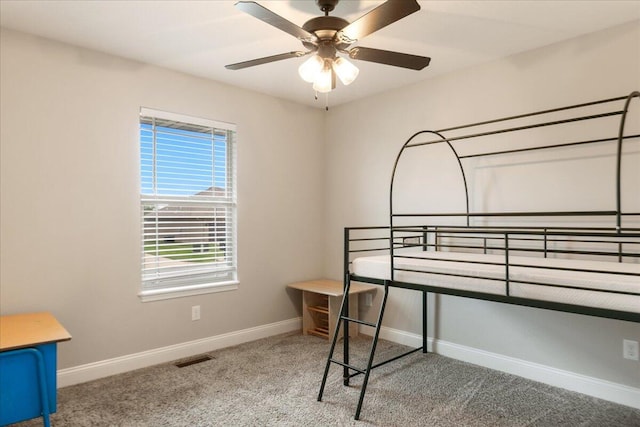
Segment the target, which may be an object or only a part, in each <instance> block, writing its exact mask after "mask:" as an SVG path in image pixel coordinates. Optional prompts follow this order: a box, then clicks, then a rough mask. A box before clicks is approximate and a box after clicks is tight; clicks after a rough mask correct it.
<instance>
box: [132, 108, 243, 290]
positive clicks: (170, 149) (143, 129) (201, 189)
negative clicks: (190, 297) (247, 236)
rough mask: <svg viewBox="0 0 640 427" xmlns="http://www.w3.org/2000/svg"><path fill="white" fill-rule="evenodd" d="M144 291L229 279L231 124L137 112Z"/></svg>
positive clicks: (233, 276) (232, 260)
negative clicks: (138, 119) (138, 118)
mask: <svg viewBox="0 0 640 427" xmlns="http://www.w3.org/2000/svg"><path fill="white" fill-rule="evenodd" d="M140 181H141V191H140V205H141V209H140V211H141V230H142V239H141V240H142V248H141V249H142V295H145V294H147V295H153V294H154V293H166V292H172V291H185V290H197V289H202V288H208V287H215V286H224V285H229V284H230V283H235V281H236V280H237V271H236V186H235V181H236V180H235V127H234V126H233V125H230V124H226V123H219V122H214V121H210V120H203V119H199V118H193V117H186V116H182V115H176V114H172V113H166V112H161V111H155V110H149V109H146V108H143V109H141V111H140Z"/></svg>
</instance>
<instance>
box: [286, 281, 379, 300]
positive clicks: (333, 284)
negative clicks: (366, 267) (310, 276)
mask: <svg viewBox="0 0 640 427" xmlns="http://www.w3.org/2000/svg"><path fill="white" fill-rule="evenodd" d="M287 287H289V288H293V289H300V290H301V291H309V292H314V293H316V294H323V295H329V296H333V297H339V296H341V295H342V293H343V292H342V291H343V290H344V289H343V284H342V282H338V281H337V280H325V279H322V280H309V281H307V282H298V283H290V284H288V285H287ZM375 289H376V287H375V286H374V285H364V284H362V283H353V282H352V283H351V286H350V287H349V295H352V294H359V293H362V292H370V291H373V290H375Z"/></svg>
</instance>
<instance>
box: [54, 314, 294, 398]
mask: <svg viewBox="0 0 640 427" xmlns="http://www.w3.org/2000/svg"><path fill="white" fill-rule="evenodd" d="M301 328H302V319H301V318H300V317H297V318H294V319H289V320H284V321H281V322H276V323H271V324H268V325H263V326H257V327H255V328H249V329H243V330H241V331H236V332H230V333H227V334H222V335H216V336H213V337H208V338H203V339H199V340H195V341H189V342H185V343H180V344H175V345H171V346H167V347H162V348H156V349H153V350H148V351H143V352H141V353H135V354H129V355H126V356H122V357H116V358H113V359H108V360H102V361H99V362H94V363H87V364H86V365H80V366H74V367H72V368H66V369H60V370H58V375H57V380H58V387H65V386H69V385H73V384H79V383H83V382H87V381H91V380H96V379H98V378H104V377H108V376H110V375H115V374H121V373H123V372H128V371H132V370H134V369H140V368H145V367H147V366H153V365H157V364H159V363H167V362H171V361H173V360H178V359H183V358H185V357H191V356H195V355H197V354H202V353H206V352H209V351H212V350H217V349H219V348H225V347H230V346H234V345H238V344H242V343H245V342H249V341H255V340H257V339H261V338H267V337H270V336H273V335H278V334H284V333H287V332H292V331H296V330H300V329H301Z"/></svg>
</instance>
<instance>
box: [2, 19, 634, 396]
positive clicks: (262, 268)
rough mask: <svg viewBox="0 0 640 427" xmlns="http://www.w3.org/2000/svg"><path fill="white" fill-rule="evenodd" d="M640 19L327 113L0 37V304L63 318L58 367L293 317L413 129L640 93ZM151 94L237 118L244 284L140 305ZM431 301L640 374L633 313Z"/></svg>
mask: <svg viewBox="0 0 640 427" xmlns="http://www.w3.org/2000/svg"><path fill="white" fill-rule="evenodd" d="M639 27H640V24H638V23H633V24H628V25H623V26H621V27H618V28H614V29H611V30H607V31H603V32H600V33H596V34H593V35H589V36H585V37H581V38H577V39H574V40H571V41H568V42H564V43H560V44H557V45H553V46H549V47H547V48H543V49H539V50H535V51H532V52H528V53H525V54H521V55H517V56H513V57H511V58H507V59H504V60H500V61H496V62H492V63H488V64H485V65H482V66H477V67H473V68H470V69H467V70H462V71H460V72H457V73H454V74H451V75H448V76H443V77H438V78H433V79H429V80H426V81H424V82H422V83H420V84H417V85H413V86H410V87H406V88H403V89H399V90H395V91H392V92H388V93H384V94H381V95H378V96H374V97H371V98H369V99H366V100H362V101H359V102H354V103H351V104H348V105H344V106H340V107H333V108H332V109H331V110H330V111H329V112H328V114H327V113H325V112H324V111H323V110H319V109H309V108H306V107H301V106H300V105H295V104H292V103H290V102H286V101H282V100H279V99H274V98H271V97H268V96H263V95H259V94H256V93H253V92H249V91H244V90H241V89H237V88H233V87H229V86H225V85H222V84H218V83H215V82H212V81H208V80H204V79H200V78H195V77H191V76H188V75H184V74H180V73H176V72H172V71H168V70H164V69H161V68H158V67H154V66H149V65H145V64H141V63H137V62H132V61H127V60H123V59H118V58H115V57H112V56H109V55H103V54H99V53H96V52H92V51H88V50H83V49H78V48H74V47H70V46H67V45H63V44H59V43H55V42H51V41H47V40H43V39H39V38H34V37H31V36H27V35H24V34H20V33H15V32H12V31H5V30H3V31H2V35H1V38H0V42H1V46H0V54H1V55H2V56H1V58H0V67H1V68H0V71H1V76H0V84H1V86H0V95H1V104H0V114H1V116H0V120H1V124H2V125H1V127H0V129H1V134H0V141H1V153H0V154H1V162H2V163H1V169H0V170H1V177H0V179H1V180H0V184H1V197H2V198H1V211H0V215H1V216H0V220H1V224H0V225H1V229H0V231H1V234H2V239H1V247H0V263H1V264H0V265H1V270H0V273H1V276H0V284H1V288H0V299H1V301H0V311H1V312H2V314H9V313H14V312H21V311H33V310H50V311H52V312H53V313H54V314H55V315H56V316H58V317H59V318H60V319H61V320H62V322H63V323H64V324H65V325H66V326H67V327H68V328H69V330H70V331H71V332H72V334H73V336H74V338H73V340H72V341H71V342H69V343H65V344H64V345H62V346H60V367H61V368H65V367H72V366H77V365H81V364H85V363H89V362H95V361H100V360H105V359H110V358H114V357H117V356H122V355H128V354H134V353H137V352H141V351H145V350H150V349H155V348H160V347H163V346H169V345H172V344H178V343H183V342H188V341H191V340H196V339H198V338H204V337H211V336H216V335H219V334H224V333H227V332H232V331H238V330H241V329H244V328H249V327H253V326H259V325H264V324H268V323H271V322H277V321H280V320H286V319H290V318H292V317H295V316H297V315H298V314H299V313H298V312H297V310H296V308H295V303H296V301H293V300H292V299H291V298H292V297H291V296H290V295H289V294H287V293H286V292H285V291H284V285H285V284H286V283H288V282H291V281H294V280H301V279H308V278H312V277H318V276H320V275H322V274H323V273H324V275H326V276H329V277H333V278H336V279H339V278H340V277H341V257H342V241H341V239H342V228H343V227H345V226H355V225H372V224H385V223H386V222H387V220H388V218H387V213H388V207H387V202H388V201H387V187H388V183H389V177H390V172H391V167H392V161H393V159H394V158H395V155H396V153H397V150H398V149H399V147H400V146H401V145H402V143H403V142H404V141H405V140H406V139H407V138H408V137H409V136H410V135H411V134H413V132H415V131H418V130H421V129H424V128H431V127H432V128H442V127H445V126H447V125H450V124H458V123H465V122H470V121H472V120H476V119H480V118H493V117H500V116H504V115H508V114H512V113H514V112H528V111H531V110H535V109H538V108H546V107H550V106H560V105H566V104H568V103H572V102H581V101H589V100H594V99H599V98H603V97H610V96H614V95H620V94H625V93H627V92H629V91H630V90H633V89H640V65H639V64H640V59H639V55H638V52H640V46H639V44H640V28H639ZM437 60H438V58H434V61H437ZM425 75H428V69H427V71H425ZM356 84H357V82H356ZM140 106H146V107H150V108H156V109H162V110H168V111H173V112H178V113H183V114H188V115H195V116H202V117H206V118H211V119H214V120H221V121H228V122H233V123H236V124H237V125H238V138H239V145H238V147H239V155H238V158H239V165H238V168H239V199H240V207H239V229H240V232H239V240H240V241H239V247H240V249H239V264H240V280H241V284H240V289H239V290H237V291H233V292H225V293H219V294H210V295H203V296H197V297H187V298H180V299H174V300H167V301H160V302H152V303H141V302H140V301H139V299H138V297H137V295H136V294H137V292H138V290H139V286H140V285H139V282H140V277H139V276H140V270H139V268H140V267H139V256H140V249H139V206H138V175H137V173H138V172H137V170H138V135H137V126H138V122H137V114H138V108H139V107H140ZM345 129H348V132H346V131H345ZM523 182H525V181H523ZM445 196H446V194H445ZM96 223H99V224H101V226H100V227H96V226H95V224H96ZM323 259H324V264H323V262H322V261H323ZM430 303H431V304H432V305H434V304H435V300H434V299H431V301H430ZM194 304H199V305H201V307H202V320H201V321H199V322H191V320H190V307H191V306H192V305H194ZM438 307H439V313H438V315H437V319H436V320H437V323H436V325H437V326H436V327H435V328H434V326H433V325H434V324H433V323H432V325H431V327H430V328H431V329H430V335H431V336H434V335H435V336H436V337H437V338H440V339H443V340H447V341H450V342H453V343H459V344H462V345H466V346H470V347H475V348H478V349H481V350H483V349H484V350H487V351H490V352H494V353H500V354H504V355H505V356H512V357H517V358H521V359H525V360H530V361H532V362H537V363H541V364H545V365H548V366H550V367H557V368H560V369H566V370H569V371H574V372H577V373H584V374H585V375H589V376H595V377H599V378H602V379H605V380H609V381H613V382H617V383H620V384H627V385H631V386H634V387H640V372H639V371H638V369H637V362H629V361H625V360H623V359H622V357H621V342H622V338H630V339H638V340H640V331H639V329H638V326H637V324H630V323H625V322H618V321H612V320H605V319H596V318H588V317H581V316H576V315H571V314H563V313H549V312H543V311H540V310H530V309H526V308H519V307H514V306H502V305H498V304H493V303H487V302H478V301H469V300H464V299H458V298H440V299H439V300H438ZM418 310H419V300H418V299H417V298H416V295H415V294H413V293H402V292H398V293H396V294H395V295H394V296H393V297H392V299H391V301H390V303H389V311H388V316H387V318H386V322H385V324H386V325H387V326H390V327H393V328H396V329H400V330H404V331H408V332H413V333H417V332H419V330H420V329H419V324H418V316H417V314H418Z"/></svg>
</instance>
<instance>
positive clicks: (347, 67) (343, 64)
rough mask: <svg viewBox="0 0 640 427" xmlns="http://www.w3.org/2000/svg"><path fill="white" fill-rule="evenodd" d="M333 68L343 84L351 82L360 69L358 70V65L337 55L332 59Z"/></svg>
mask: <svg viewBox="0 0 640 427" xmlns="http://www.w3.org/2000/svg"><path fill="white" fill-rule="evenodd" d="M333 70H334V71H335V72H336V74H337V75H338V78H339V79H340V81H341V82H342V84H343V85H345V86H347V85H350V84H351V83H353V81H354V80H355V79H356V77H358V73H359V72H360V70H358V67H356V66H355V65H353V64H352V63H351V62H349V61H347V60H346V59H344V58H342V57H338V58H337V59H336V60H335V61H333Z"/></svg>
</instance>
